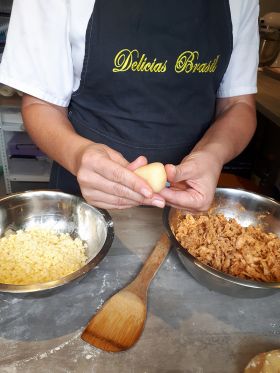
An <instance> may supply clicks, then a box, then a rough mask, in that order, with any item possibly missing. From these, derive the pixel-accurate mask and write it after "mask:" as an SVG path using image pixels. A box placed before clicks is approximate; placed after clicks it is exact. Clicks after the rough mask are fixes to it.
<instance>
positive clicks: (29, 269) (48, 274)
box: [0, 228, 87, 285]
mask: <svg viewBox="0 0 280 373" xmlns="http://www.w3.org/2000/svg"><path fill="white" fill-rule="evenodd" d="M86 247H87V246H86V244H84V243H83V242H82V241H81V240H80V239H79V238H76V239H73V238H71V236H70V235H69V234H68V233H66V234H64V233H62V234H58V233H56V232H55V231H52V230H47V229H42V228H30V229H26V230H18V231H17V232H16V233H15V234H9V235H7V236H5V237H2V238H1V239H0V283H4V284H14V285H27V284H34V283H39V282H46V281H52V280H57V279H59V278H61V277H63V276H66V275H68V274H70V273H72V272H74V271H76V270H77V269H79V268H81V267H82V266H83V265H84V264H85V263H86V261H87V256H86V253H85V249H86Z"/></svg>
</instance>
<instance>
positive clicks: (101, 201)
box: [76, 143, 165, 209]
mask: <svg viewBox="0 0 280 373" xmlns="http://www.w3.org/2000/svg"><path fill="white" fill-rule="evenodd" d="M146 164H147V159H146V158H145V157H143V156H140V157H138V158H137V159H136V160H134V161H133V162H132V163H129V162H128V161H127V160H126V159H125V158H124V157H123V156H122V155H121V154H120V153H119V152H117V151H115V150H113V149H111V148H109V147H108V146H107V145H103V144H95V143H92V144H90V145H88V146H87V147H86V148H85V149H83V151H82V153H81V155H80V157H79V160H78V169H77V173H76V174H77V180H78V183H79V185H80V189H81V192H82V195H83V197H84V198H85V200H86V201H87V202H88V203H90V204H91V205H94V206H96V207H100V208H104V209H125V208H129V207H133V206H138V205H152V206H157V207H161V208H162V207H164V205H165V201H164V198H163V197H161V196H159V195H158V194H154V193H153V191H152V189H151V187H150V186H149V184H148V183H147V182H146V181H145V180H143V179H142V178H141V177H139V176H137V175H136V174H135V173H134V172H133V171H134V170H136V168H138V167H141V166H144V165H146Z"/></svg>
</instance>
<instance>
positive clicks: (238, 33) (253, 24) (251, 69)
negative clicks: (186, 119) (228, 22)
mask: <svg viewBox="0 0 280 373" xmlns="http://www.w3.org/2000/svg"><path fill="white" fill-rule="evenodd" d="M233 1H235V0H233ZM258 16H259V2H258V0H247V1H246V0H244V1H243V3H242V5H241V8H240V12H239V14H237V13H236V12H234V11H232V18H233V19H232V21H233V26H234V27H235V28H234V29H233V40H234V43H233V51H232V55H231V59H230V62H229V66H228V68H227V71H226V73H225V75H224V77H223V80H222V82H221V84H220V87H219V90H218V92H217V96H218V97H232V96H239V95H245V94H253V93H256V92H257V71H258V63H259V29H258ZM234 18H235V19H234Z"/></svg>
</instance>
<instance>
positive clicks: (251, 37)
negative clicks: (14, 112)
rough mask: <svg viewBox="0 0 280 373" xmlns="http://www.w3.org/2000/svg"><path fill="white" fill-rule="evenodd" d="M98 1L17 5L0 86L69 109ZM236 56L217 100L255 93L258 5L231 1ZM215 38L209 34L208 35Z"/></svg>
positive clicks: (42, 0) (41, 0)
mask: <svg viewBox="0 0 280 373" xmlns="http://www.w3.org/2000/svg"><path fill="white" fill-rule="evenodd" d="M94 2H95V0H81V1H78V0H24V1H23V0H14V4H13V9H12V16H11V20H10V25H9V31H8V36H7V44H6V48H5V51H4V54H3V58H2V62H1V64H0V82H2V83H3V84H5V85H7V86H10V87H13V88H15V89H17V90H19V91H22V92H25V93H27V94H29V95H32V96H35V97H38V98H40V99H41V100H44V101H48V102H50V103H53V104H56V105H60V106H65V107H66V106H68V104H69V101H70V99H71V95H72V92H74V91H76V90H77V89H78V88H79V84H80V77H81V72H82V68H83V60H84V54H85V37H86V29H87V25H88V22H89V18H90V16H91V14H92V11H93V7H94ZM230 9H231V18H232V26H233V51H232V55H231V59H230V63H229V66H228V69H227V71H226V73H225V75H224V77H223V80H222V82H221V85H220V88H219V90H218V97H230V96H238V95H244V94H251V93H256V92H257V87H256V80H257V66H258V48H259V32H258V15H259V1H258V0H230ZM209 32H211V30H209Z"/></svg>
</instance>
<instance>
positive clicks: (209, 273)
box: [163, 188, 280, 298]
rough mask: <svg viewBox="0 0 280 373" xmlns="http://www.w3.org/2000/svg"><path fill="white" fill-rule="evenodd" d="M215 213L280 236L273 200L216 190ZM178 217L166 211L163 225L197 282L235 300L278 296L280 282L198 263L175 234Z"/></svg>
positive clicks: (279, 209) (176, 212)
mask: <svg viewBox="0 0 280 373" xmlns="http://www.w3.org/2000/svg"><path fill="white" fill-rule="evenodd" d="M213 213H222V214H224V215H225V216H226V217H227V218H235V219H236V220H237V221H238V222H239V223H240V224H241V225H242V226H249V225H250V224H253V225H261V226H262V228H263V229H264V230H265V231H267V232H273V233H276V234H277V235H279V236H280V204H279V203H278V202H276V201H275V200H273V199H271V198H268V197H265V196H262V195H259V194H255V193H251V192H247V191H245V190H241V189H231V188H217V190H216V193H215V199H214V202H213ZM179 214H180V211H179V210H176V209H174V208H170V207H166V208H165V210H164V213H163V223H164V226H165V228H166V230H167V233H168V235H169V237H170V240H171V242H172V244H173V246H174V247H175V248H176V252H177V254H178V256H179V258H180V260H181V262H182V264H183V265H184V267H185V268H186V269H187V271H188V272H189V273H190V274H191V275H192V276H193V277H194V278H195V279H196V280H197V281H198V282H200V283H201V284H203V285H204V286H206V287H207V288H209V289H210V290H214V291H218V292H221V293H224V294H227V295H230V296H235V297H247V298H254V297H263V296H267V295H271V294H273V293H275V292H279V290H280V282H272V283H264V282H259V281H250V280H244V279H240V278H237V277H234V276H231V275H228V274H226V273H224V272H221V271H218V270H215V269H213V268H212V267H210V266H207V265H205V264H203V263H201V262H199V261H198V260H197V259H196V258H195V257H193V256H192V255H191V254H190V253H189V252H188V251H187V250H186V249H184V248H183V247H182V246H181V245H180V243H179V242H178V241H177V240H176V238H175V236H174V234H173V229H174V228H175V227H176V225H177V221H178V220H177V219H178V216H179Z"/></svg>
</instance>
